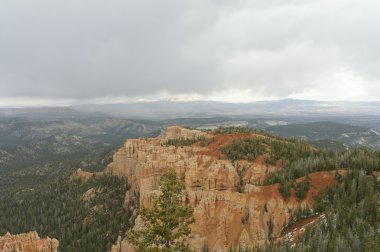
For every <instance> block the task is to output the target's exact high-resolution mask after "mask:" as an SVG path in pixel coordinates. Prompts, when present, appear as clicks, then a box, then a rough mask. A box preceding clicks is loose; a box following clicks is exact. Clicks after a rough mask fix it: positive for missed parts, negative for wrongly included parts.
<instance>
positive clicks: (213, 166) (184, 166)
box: [106, 126, 334, 251]
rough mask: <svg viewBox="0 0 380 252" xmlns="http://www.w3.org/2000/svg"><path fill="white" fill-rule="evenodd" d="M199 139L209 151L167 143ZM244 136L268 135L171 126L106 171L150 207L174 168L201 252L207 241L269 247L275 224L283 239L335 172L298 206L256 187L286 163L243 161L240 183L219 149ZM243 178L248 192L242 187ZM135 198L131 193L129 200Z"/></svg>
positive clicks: (126, 151) (122, 153)
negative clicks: (292, 219)
mask: <svg viewBox="0 0 380 252" xmlns="http://www.w3.org/2000/svg"><path fill="white" fill-rule="evenodd" d="M199 136H204V137H206V138H208V139H210V143H209V144H207V145H206V146H205V147H202V145H201V144H199V143H196V144H193V145H192V146H186V147H175V146H167V145H166V144H165V143H166V142H167V140H168V139H173V138H197V137H199ZM244 137H262V136H261V135H257V134H233V135H212V134H207V133H205V132H201V131H196V130H189V129H185V128H181V127H177V126H173V127H169V128H168V129H167V131H166V132H164V133H163V134H162V135H161V136H159V137H158V138H150V139H131V140H127V141H126V143H125V144H124V146H123V147H122V148H121V149H120V150H119V151H118V152H117V153H116V154H115V155H114V158H113V163H111V164H110V165H109V166H108V167H107V169H106V172H108V173H111V174H114V175H118V176H126V177H128V180H129V182H130V184H131V186H132V189H131V190H133V191H136V192H139V194H140V205H144V206H149V204H150V201H151V196H152V195H153V194H155V193H157V191H158V181H159V178H160V176H161V174H162V173H163V172H164V171H165V170H166V169H168V168H174V169H175V171H176V172H177V174H178V177H179V178H180V179H181V180H182V181H183V182H184V184H185V187H186V191H187V194H188V199H187V201H188V204H191V205H192V206H193V207H194V217H195V224H193V225H192V234H191V236H190V238H189V242H190V245H191V247H192V248H193V249H195V250H196V251H201V250H202V247H203V246H204V244H205V243H206V242H207V244H208V246H209V248H210V249H211V250H212V251H226V250H227V249H228V247H229V246H230V245H232V246H237V245H239V244H240V245H243V246H247V247H253V246H257V245H263V244H265V242H266V241H267V240H268V234H269V223H273V224H274V230H273V236H274V237H275V238H276V237H279V236H280V235H281V229H282V227H283V225H284V224H285V222H287V221H288V220H289V217H290V216H291V214H292V213H293V212H295V211H297V210H298V209H299V208H300V207H304V206H306V205H308V206H311V205H312V204H313V201H312V195H313V194H316V193H317V192H318V191H319V190H321V189H323V188H325V187H326V186H327V185H329V184H331V183H334V173H333V172H331V173H329V172H325V173H323V174H322V173H321V174H316V175H313V174H311V175H310V177H311V180H312V183H314V182H315V181H317V180H318V179H320V177H322V178H323V181H326V183H324V184H323V185H320V186H319V185H316V186H314V187H313V188H314V189H312V190H310V191H309V193H308V196H307V197H306V199H305V200H304V201H301V202H300V201H298V200H297V199H296V197H295V196H294V192H293V195H292V196H291V197H290V198H289V199H288V200H284V199H283V197H282V196H281V194H279V192H278V185H277V184H275V185H271V186H256V185H255V184H256V182H258V181H260V180H262V179H263V178H264V177H265V174H266V171H271V172H273V171H276V170H277V169H280V168H281V167H280V166H281V165H280V164H279V165H277V166H267V165H265V164H263V161H262V158H260V157H259V158H258V159H257V160H256V161H254V162H246V161H241V162H240V163H239V166H240V167H243V166H245V167H246V169H245V172H244V173H243V175H242V178H240V177H239V175H238V173H237V165H236V163H235V164H234V163H232V162H231V161H230V160H227V159H223V155H222V154H221V153H220V151H219V148H220V147H221V146H223V145H226V144H228V143H229V142H230V141H232V140H233V139H236V138H244ZM241 179H242V181H243V188H239V183H240V180H241ZM238 191H240V192H238ZM129 197H130V196H129V195H128V193H127V196H126V198H129ZM126 202H127V201H126ZM119 251H120V250H119ZM121 251H126V249H124V250H123V249H121Z"/></svg>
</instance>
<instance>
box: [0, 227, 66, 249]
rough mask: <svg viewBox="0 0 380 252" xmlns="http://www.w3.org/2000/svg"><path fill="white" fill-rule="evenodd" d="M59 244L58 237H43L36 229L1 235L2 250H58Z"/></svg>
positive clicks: (0, 244)
mask: <svg viewBox="0 0 380 252" xmlns="http://www.w3.org/2000/svg"><path fill="white" fill-rule="evenodd" d="M58 244H59V243H58V240H56V239H51V238H49V237H47V238H44V239H41V238H40V237H39V236H38V234H37V232H36V231H33V232H29V233H25V234H18V235H11V234H10V233H6V234H5V235H4V236H0V252H57V251H58Z"/></svg>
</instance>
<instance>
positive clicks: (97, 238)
mask: <svg viewBox="0 0 380 252" xmlns="http://www.w3.org/2000/svg"><path fill="white" fill-rule="evenodd" d="M128 188H129V186H128V183H127V181H126V180H125V179H121V178H117V177H111V176H101V177H93V178H91V179H90V180H89V181H87V182H82V181H80V180H72V179H70V178H69V177H66V176H65V177H61V178H59V179H58V180H56V181H54V182H52V183H48V184H43V185H41V186H37V187H35V188H33V189H30V190H22V191H18V192H17V193H15V192H13V191H8V192H4V193H2V194H1V195H0V202H2V203H1V204H0V213H1V215H0V233H2V234H3V233H5V232H11V233H23V232H27V231H30V230H36V231H37V232H38V233H39V234H40V235H41V236H49V237H55V238H56V239H58V240H59V242H60V245H59V247H60V251H102V252H104V251H106V250H107V249H109V248H110V247H111V245H112V244H113V243H114V242H115V241H116V239H117V237H118V236H119V235H123V234H124V233H125V232H126V231H127V230H128V229H129V227H130V224H131V216H132V215H131V213H130V211H127V210H125V209H124V208H123V202H124V195H125V192H126V191H127V190H128ZM84 195H87V197H86V196H84Z"/></svg>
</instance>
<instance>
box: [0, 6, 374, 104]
mask: <svg viewBox="0 0 380 252" xmlns="http://www.w3.org/2000/svg"><path fill="white" fill-rule="evenodd" d="M379 11H380V3H378V1H371V0H360V1H359V0H356V1H354V0H314V1H313V0H309V1H307V0H302V1H301V0H293V1H281V0H256V1H218V0H209V1H201V0H199V1H185V0H179V1H173V0H172V1H169V0H160V1H158V0H151V1H145V0H139V1H137V0H136V1H131V0H124V1H122V0H115V1H100V0H81V1H76V0H66V1H48V0H46V1H42V0H35V1H28V0H24V1H22V0H19V1H13V0H12V1H11V0H6V1H1V2H0V90H1V92H0V98H1V97H3V98H4V97H8V98H9V97H48V98H68V99H91V98H99V97H104V96H111V97H112V96H144V95H147V96H151V95H154V94H156V93H160V92H167V93H172V94H187V93H198V94H202V95H203V96H204V97H207V95H212V94H215V93H217V92H220V91H225V90H228V89H231V88H232V89H237V90H239V89H242V90H251V91H252V93H255V94H259V95H260V96H262V97H267V96H274V97H289V96H292V95H296V96H297V94H303V95H305V97H306V98H308V97H311V98H319V99H334V97H336V98H337V99H338V98H339V96H343V97H345V98H347V99H380V87H379V86H380V85H378V82H379V79H380V72H379V71H378V66H379V63H380V50H379V49H380V48H379V44H380V43H379V42H380V41H379V40H380V38H379V36H380V33H379V32H378V31H377V30H378V27H377V26H378V25H379V24H380V15H379ZM331 86H337V87H339V88H336V89H334V90H335V91H331V90H327V91H326V93H324V91H323V90H324V89H326V88H328V87H331ZM344 86H349V87H350V88H349V89H347V90H346V89H345V88H343V87H344ZM357 89H363V90H365V91H363V92H361V93H360V95H358V94H357V93H358V92H356V91H355V90H357ZM342 90H343V91H342ZM332 92H333V93H332ZM334 92H336V93H334ZM341 92H347V93H343V94H342V93H341ZM297 97H299V96H297Z"/></svg>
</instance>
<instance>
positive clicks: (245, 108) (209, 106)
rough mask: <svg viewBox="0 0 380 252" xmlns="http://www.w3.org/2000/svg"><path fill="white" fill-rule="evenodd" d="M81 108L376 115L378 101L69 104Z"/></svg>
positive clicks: (156, 115)
mask: <svg viewBox="0 0 380 252" xmlns="http://www.w3.org/2000/svg"><path fill="white" fill-rule="evenodd" d="M71 108H73V109H75V110H77V111H81V112H92V113H94V112H97V113H99V112H100V113H106V114H110V115H113V116H120V117H131V118H149V119H169V118H176V117H197V116H221V115H229V116H242V115H245V116H247V115H263V116H274V115H275V116H278V115H284V116H301V115H303V116H334V115H380V102H324V101H309V100H293V99H284V100H275V101H261V102H254V103H222V102H211V101H194V102H171V101H159V102H137V103H124V104H102V105H100V104H87V105H78V106H73V107H71Z"/></svg>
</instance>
